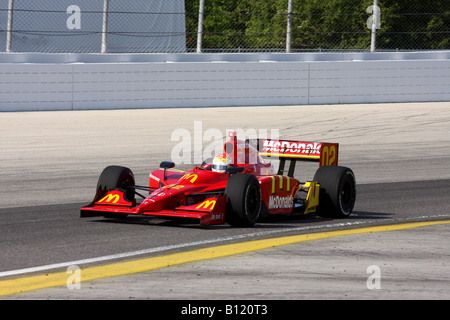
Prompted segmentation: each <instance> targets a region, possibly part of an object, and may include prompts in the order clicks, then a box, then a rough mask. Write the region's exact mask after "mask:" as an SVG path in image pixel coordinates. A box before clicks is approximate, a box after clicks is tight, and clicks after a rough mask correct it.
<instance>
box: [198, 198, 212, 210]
mask: <svg viewBox="0 0 450 320" xmlns="http://www.w3.org/2000/svg"><path fill="white" fill-rule="evenodd" d="M215 205H216V200H205V201H203V202H202V203H200V204H199V205H198V206H197V207H195V209H208V210H212V209H214V206H215Z"/></svg>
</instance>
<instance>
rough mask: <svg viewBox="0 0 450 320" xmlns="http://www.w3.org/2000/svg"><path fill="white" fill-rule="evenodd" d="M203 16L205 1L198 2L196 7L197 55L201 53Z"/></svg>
mask: <svg viewBox="0 0 450 320" xmlns="http://www.w3.org/2000/svg"><path fill="white" fill-rule="evenodd" d="M204 14H205V0H200V4H199V6H198V30H197V53H201V52H202V40H203V15H204Z"/></svg>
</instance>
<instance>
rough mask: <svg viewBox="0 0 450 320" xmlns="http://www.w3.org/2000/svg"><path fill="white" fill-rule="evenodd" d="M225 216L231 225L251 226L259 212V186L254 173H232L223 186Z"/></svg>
mask: <svg viewBox="0 0 450 320" xmlns="http://www.w3.org/2000/svg"><path fill="white" fill-rule="evenodd" d="M225 194H226V195H227V208H226V217H227V222H228V223H229V224H230V225H231V226H233V227H251V226H253V225H254V224H255V223H256V221H257V220H258V218H259V216H260V214H261V203H262V202H261V187H260V185H259V181H258V179H257V178H256V177H255V176H254V175H249V174H234V175H231V176H230V179H229V180H228V183H227V186H226V188H225Z"/></svg>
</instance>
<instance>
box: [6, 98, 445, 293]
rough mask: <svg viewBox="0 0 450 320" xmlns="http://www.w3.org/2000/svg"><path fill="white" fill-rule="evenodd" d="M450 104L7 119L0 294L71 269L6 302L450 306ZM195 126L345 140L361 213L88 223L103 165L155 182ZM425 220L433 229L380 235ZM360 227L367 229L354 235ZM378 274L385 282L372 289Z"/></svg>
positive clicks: (344, 160)
mask: <svg viewBox="0 0 450 320" xmlns="http://www.w3.org/2000/svg"><path fill="white" fill-rule="evenodd" d="M449 106H450V104H449V103H412V104H376V105H375V104H373V105H339V106H334V105H330V106H293V107H282V106H277V107H247V108H198V109H153V110H120V111H119V110H118V111H80V112H41V113H32V112H30V113H2V114H0V136H1V142H0V148H1V150H2V155H1V157H0V165H1V168H2V175H1V176H0V204H1V209H0V217H1V219H0V246H1V250H0V252H1V259H0V293H1V292H2V291H1V290H3V289H1V284H2V281H8V280H11V279H17V278H20V279H23V278H26V277H31V276H34V275H42V274H43V275H44V276H45V275H49V274H52V273H57V272H60V273H61V272H63V273H64V272H66V270H67V267H68V266H71V265H76V266H79V267H80V268H82V270H81V279H82V282H81V288H80V289H77V288H75V289H69V288H68V287H67V286H66V285H58V286H56V287H50V288H44V289H39V290H33V291H26V292H23V293H18V294H12V295H9V294H8V295H3V296H2V295H1V294H0V299H191V298H194V299H448V298H450V289H449V288H450V266H449V263H450V259H449V254H448V252H449V243H450V241H449V240H450V232H449V231H450V229H449V228H450V226H449V224H448V221H449V220H450V204H449V202H448V194H449V192H450V108H449ZM195 123H196V126H197V129H198V125H199V123H200V124H201V127H202V128H201V129H202V132H205V131H207V130H208V129H210V128H214V129H217V130H219V131H221V132H223V133H224V134H225V132H226V129H246V130H248V129H256V130H259V129H266V130H270V129H278V130H279V132H280V136H281V138H286V139H288V138H291V139H293V140H306V141H329V142H339V143H340V156H339V162H340V164H341V165H345V166H348V167H350V168H352V169H353V170H354V172H355V174H356V177H357V181H358V194H357V203H356V206H355V210H354V214H353V215H352V216H351V217H350V218H348V219H344V220H331V219H324V218H320V217H317V216H315V215H312V216H303V217H296V218H289V219H284V218H278V219H275V220H269V221H265V222H263V223H258V224H257V225H256V226H255V227H253V228H231V227H229V226H228V225H222V226H212V227H208V228H204V227H200V226H198V225H196V224H193V223H188V222H186V221H182V222H173V221H167V220H163V219H156V218H152V219H143V218H140V217H131V218H128V219H126V220H124V221H119V220H107V219H101V218H89V219H79V208H80V207H81V206H82V205H85V204H87V203H88V202H89V201H90V200H91V197H92V194H93V190H94V189H95V185H96V181H97V178H98V175H99V173H100V172H101V170H102V169H103V168H104V167H105V166H107V165H110V164H117V165H125V166H128V167H130V168H131V169H132V170H133V171H134V173H135V175H136V177H137V181H139V183H146V182H147V179H148V173H149V171H150V170H151V169H153V168H156V167H157V166H158V164H159V162H161V161H163V160H169V158H170V154H171V151H172V149H173V147H174V146H175V145H176V144H177V143H178V141H172V139H171V136H172V134H173V132H174V131H175V130H177V129H186V130H187V132H191V133H192V134H194V125H195ZM206 144H207V141H203V146H202V147H205V145H206ZM314 165H315V164H314ZM314 165H313V166H311V164H307V165H305V167H303V168H302V169H299V170H297V172H296V173H297V174H298V175H299V177H300V179H301V180H302V181H304V180H307V179H310V178H311V177H312V176H313V174H314V171H315V169H316V167H314ZM416 222H420V223H422V222H425V223H428V222H437V224H434V225H420V226H418V225H413V226H414V228H409V227H408V228H406V229H401V230H390V231H381V232H379V231H380V230H378V229H376V228H377V227H380V226H399V225H405V224H409V223H416ZM361 228H369V229H367V230H366V231H365V232H364V233H360V234H349V233H348V231H349V230H357V229H358V230H359V229H361ZM327 232H328V233H330V232H342V233H339V234H337V235H336V236H332V237H331V236H330V237H324V238H323V239H318V240H310V241H306V242H304V241H300V240H299V241H294V242H293V243H289V244H283V245H275V243H276V239H280V238H282V237H288V236H301V235H309V234H324V233H327ZM264 239H273V241H274V246H273V247H271V248H264V249H256V247H251V246H250V249H248V250H247V251H245V252H242V253H236V254H231V255H228V256H226V257H218V258H215V259H209V258H208V256H206V258H204V259H202V260H200V258H198V259H197V261H196V259H195V258H194V261H192V262H189V263H182V264H175V263H174V264H173V265H172V266H169V267H164V268H156V269H154V270H148V271H146V270H144V271H141V272H139V273H134V272H129V273H130V274H127V272H126V271H124V274H123V275H121V276H114V277H99V279H96V280H90V281H83V268H88V267H93V266H98V265H100V266H108V265H110V264H111V263H116V262H130V261H131V262H132V261H136V260H139V259H149V258H153V257H161V256H167V255H169V254H183V253H186V252H193V251H194V250H198V249H208V248H211V247H218V246H221V245H226V244H230V245H235V244H242V243H248V242H249V241H258V240H264ZM271 241H272V240H271ZM236 252H237V251H236ZM123 266H124V268H125V265H123ZM373 266H375V267H376V268H378V269H379V271H380V277H379V280H380V283H381V287H380V288H369V285H368V283H367V281H368V279H369V277H370V276H371V274H370V270H372V269H370V268H372V267H373ZM130 270H131V269H130ZM66 277H68V275H67V276H66ZM3 292H4V291H3Z"/></svg>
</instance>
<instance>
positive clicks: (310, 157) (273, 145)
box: [250, 139, 339, 177]
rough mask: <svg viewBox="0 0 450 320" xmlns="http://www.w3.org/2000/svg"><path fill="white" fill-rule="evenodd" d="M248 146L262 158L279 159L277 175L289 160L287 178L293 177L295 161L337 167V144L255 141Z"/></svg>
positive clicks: (282, 170)
mask: <svg viewBox="0 0 450 320" xmlns="http://www.w3.org/2000/svg"><path fill="white" fill-rule="evenodd" d="M255 142H256V143H255ZM250 144H252V145H254V146H255V147H256V149H257V150H258V152H259V154H260V155H261V156H262V157H273V158H279V159H280V166H279V169H278V174H282V173H283V172H284V171H285V170H284V166H285V163H286V160H290V161H291V163H290V165H289V171H288V176H289V177H293V175H294V170H295V163H296V162H297V161H314V162H319V167H322V166H337V165H338V152H339V143H328V142H303V141H291V140H271V139H257V140H256V141H255V140H253V141H251V142H250ZM255 144H256V145H255Z"/></svg>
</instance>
